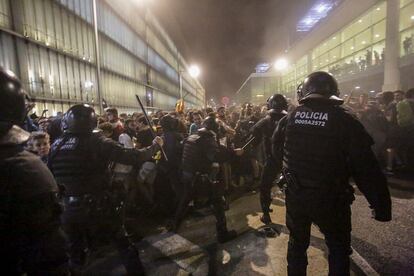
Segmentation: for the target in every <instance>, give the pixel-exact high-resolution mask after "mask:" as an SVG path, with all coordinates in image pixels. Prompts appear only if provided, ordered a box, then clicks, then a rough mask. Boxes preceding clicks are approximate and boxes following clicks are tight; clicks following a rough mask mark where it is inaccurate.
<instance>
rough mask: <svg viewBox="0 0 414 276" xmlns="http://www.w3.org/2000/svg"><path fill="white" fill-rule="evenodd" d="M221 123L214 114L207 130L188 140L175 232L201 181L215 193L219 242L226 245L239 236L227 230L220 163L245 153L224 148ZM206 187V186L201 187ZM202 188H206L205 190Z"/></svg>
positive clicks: (205, 121)
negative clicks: (220, 142) (220, 139)
mask: <svg viewBox="0 0 414 276" xmlns="http://www.w3.org/2000/svg"><path fill="white" fill-rule="evenodd" d="M219 127H220V126H219V123H218V121H217V118H216V117H215V115H213V114H210V115H209V116H208V117H207V118H206V119H205V120H204V121H203V128H201V129H199V130H198V133H197V134H193V135H190V136H189V137H188V139H187V140H186V141H185V144H184V150H183V157H182V181H181V184H182V185H183V187H182V189H181V191H180V192H179V194H178V196H179V200H178V202H177V208H176V212H175V217H174V222H173V225H172V228H173V229H172V230H174V229H176V228H177V227H178V225H179V223H180V222H181V220H182V219H183V217H184V215H185V213H186V209H187V206H188V203H189V202H190V201H191V199H192V197H193V195H194V192H195V190H196V189H197V188H199V187H194V186H196V185H197V184H196V183H198V182H200V181H203V180H205V181H204V183H203V184H204V185H205V186H207V185H208V190H209V191H208V192H210V193H211V201H212V205H213V212H214V215H215V217H216V230H217V239H218V241H219V242H221V243H223V242H226V241H228V240H231V239H233V238H234V237H236V232H235V231H228V230H227V223H226V216H225V202H224V198H223V196H224V187H223V185H222V183H220V182H219V181H217V180H216V177H217V174H218V173H219V164H218V162H224V161H227V160H229V159H231V158H233V157H234V156H236V155H241V154H242V153H243V150H242V149H235V150H229V149H227V148H226V147H224V146H220V145H219V143H218V140H217V132H218V131H219ZM201 186H202V185H201ZM201 188H202V187H201Z"/></svg>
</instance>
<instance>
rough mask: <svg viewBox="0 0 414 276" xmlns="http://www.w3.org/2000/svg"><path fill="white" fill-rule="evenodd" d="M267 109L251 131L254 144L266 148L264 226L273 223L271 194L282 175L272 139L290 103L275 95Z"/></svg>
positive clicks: (262, 188)
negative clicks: (277, 179)
mask: <svg viewBox="0 0 414 276" xmlns="http://www.w3.org/2000/svg"><path fill="white" fill-rule="evenodd" d="M267 109H268V112H267V115H266V117H264V118H263V119H261V120H260V121H259V122H257V123H256V124H255V125H254V126H253V127H252V129H251V132H252V136H253V137H254V144H256V145H259V144H260V143H261V142H263V146H264V154H265V165H264V169H263V173H262V179H261V183H260V205H261V207H262V211H263V216H262V217H261V218H260V220H261V221H262V222H263V223H264V224H270V223H271V222H272V220H271V219H270V215H269V212H270V211H271V210H270V204H271V202H272V199H271V194H270V193H271V189H272V184H273V181H274V180H275V178H276V177H277V175H278V174H279V173H280V171H277V170H275V163H274V161H273V157H272V145H271V139H272V135H273V132H274V131H275V129H276V126H277V124H278V122H279V120H280V119H282V118H283V117H284V116H285V115H286V114H287V112H286V110H287V109H288V103H287V100H286V98H285V97H284V96H283V95H282V94H274V95H273V96H271V97H270V98H269V99H268V100H267Z"/></svg>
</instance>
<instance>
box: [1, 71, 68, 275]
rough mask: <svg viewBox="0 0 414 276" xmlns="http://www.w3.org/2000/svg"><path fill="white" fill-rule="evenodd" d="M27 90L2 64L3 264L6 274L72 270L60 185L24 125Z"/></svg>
mask: <svg viewBox="0 0 414 276" xmlns="http://www.w3.org/2000/svg"><path fill="white" fill-rule="evenodd" d="M24 103H25V93H24V91H23V90H22V88H21V83H20V81H19V80H18V79H17V77H16V76H15V75H14V73H13V72H11V71H7V70H4V69H3V68H0V237H1V238H0V240H1V241H0V255H1V258H0V260H1V261H0V270H1V272H2V274H3V275H23V274H27V275H68V272H69V270H68V265H67V263H68V256H67V250H66V249H67V248H66V241H65V238H64V235H63V232H62V231H61V230H60V214H61V210H62V209H61V207H60V205H59V202H58V199H57V193H58V186H57V185H56V182H55V180H54V179H53V176H52V174H51V173H50V171H49V170H48V168H47V167H46V166H45V165H44V164H43V162H42V161H41V160H40V159H39V158H38V157H37V156H35V155H33V154H31V153H29V152H27V151H25V150H24V147H23V144H24V143H25V142H26V141H27V140H28V138H29V135H30V134H29V133H27V132H26V131H24V130H23V129H22V128H20V125H21V124H22V123H23V120H24V117H25V115H26V114H25V113H26V111H25V104H24Z"/></svg>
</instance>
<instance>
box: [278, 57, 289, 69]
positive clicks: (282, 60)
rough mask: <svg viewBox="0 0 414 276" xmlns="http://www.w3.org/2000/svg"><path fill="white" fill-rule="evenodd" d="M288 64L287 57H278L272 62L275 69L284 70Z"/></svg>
mask: <svg viewBox="0 0 414 276" xmlns="http://www.w3.org/2000/svg"><path fill="white" fill-rule="evenodd" d="M288 65H289V63H288V61H287V59H285V58H279V59H277V60H276V61H275V63H274V67H275V69H276V70H277V71H283V70H286V69H287V67H288Z"/></svg>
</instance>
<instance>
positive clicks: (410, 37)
mask: <svg viewBox="0 0 414 276" xmlns="http://www.w3.org/2000/svg"><path fill="white" fill-rule="evenodd" d="M413 44H414V0H401V1H400V55H401V56H407V55H410V54H413V53H414V46H413Z"/></svg>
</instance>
